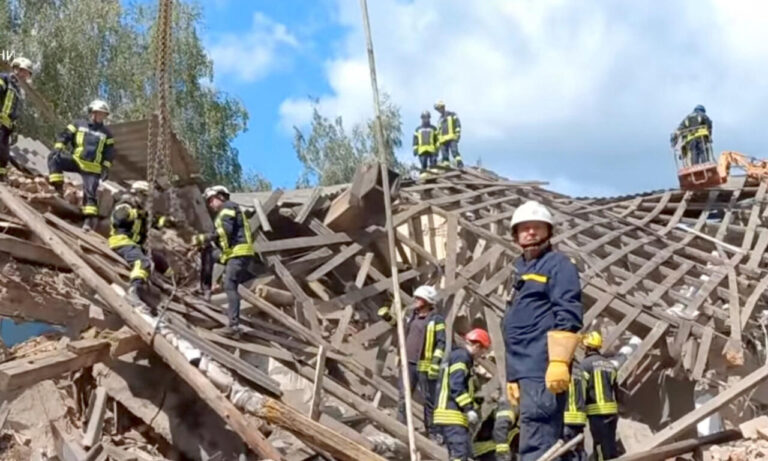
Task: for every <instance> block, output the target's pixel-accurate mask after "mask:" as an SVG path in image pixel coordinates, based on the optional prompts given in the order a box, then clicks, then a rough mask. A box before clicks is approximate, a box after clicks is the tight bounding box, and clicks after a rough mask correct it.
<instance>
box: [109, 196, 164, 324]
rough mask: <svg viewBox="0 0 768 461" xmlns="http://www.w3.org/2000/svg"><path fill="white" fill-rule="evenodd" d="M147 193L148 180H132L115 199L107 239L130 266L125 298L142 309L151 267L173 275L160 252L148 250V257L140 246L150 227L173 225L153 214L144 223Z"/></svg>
mask: <svg viewBox="0 0 768 461" xmlns="http://www.w3.org/2000/svg"><path fill="white" fill-rule="evenodd" d="M148 193H149V183H147V182H146V181H136V182H134V183H133V184H132V185H131V189H130V193H127V194H123V195H122V196H121V197H120V198H118V201H117V203H116V205H115V207H114V208H113V209H112V215H111V217H110V230H109V240H108V242H109V248H111V249H112V250H113V251H114V252H115V253H117V254H118V255H120V257H122V258H123V259H124V260H125V262H127V263H128V265H129V266H130V268H131V273H130V286H129V287H128V291H127V292H126V300H127V301H128V302H129V303H130V304H131V305H133V306H139V307H142V308H146V304H144V302H143V301H142V298H145V297H146V296H145V295H146V288H147V280H148V279H149V275H150V272H151V271H152V268H153V267H154V268H155V269H156V270H157V271H158V272H159V273H160V274H162V275H163V276H165V277H172V276H173V269H172V268H171V266H170V264H168V261H167V260H166V259H165V257H164V256H163V255H162V254H161V253H160V252H158V251H152V259H151V260H150V258H149V257H148V256H147V252H146V250H145V248H144V245H145V243H146V241H147V235H148V233H149V228H150V227H154V228H157V229H163V228H167V227H170V226H171V225H172V224H173V220H172V219H171V218H169V217H165V216H159V217H155V218H154V219H153V221H154V222H152V223H149V222H148V219H149V217H148V216H147V212H146V210H145V209H144V204H145V203H146V202H147V199H148ZM147 310H149V309H147Z"/></svg>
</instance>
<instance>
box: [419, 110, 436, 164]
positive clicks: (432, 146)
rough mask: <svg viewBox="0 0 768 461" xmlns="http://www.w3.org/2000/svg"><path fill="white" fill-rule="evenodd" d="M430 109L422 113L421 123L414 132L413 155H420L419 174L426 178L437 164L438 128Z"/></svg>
mask: <svg viewBox="0 0 768 461" xmlns="http://www.w3.org/2000/svg"><path fill="white" fill-rule="evenodd" d="M430 117H431V114H430V113H429V111H428V110H425V111H424V112H422V113H421V125H419V126H418V127H417V128H416V131H415V132H414V133H413V155H414V156H418V157H419V162H420V163H421V170H420V172H419V173H420V174H419V176H420V177H421V178H426V177H428V176H429V171H430V170H431V169H434V167H435V166H437V144H438V143H437V128H436V127H435V125H433V124H432V123H431V122H430V120H429V119H430Z"/></svg>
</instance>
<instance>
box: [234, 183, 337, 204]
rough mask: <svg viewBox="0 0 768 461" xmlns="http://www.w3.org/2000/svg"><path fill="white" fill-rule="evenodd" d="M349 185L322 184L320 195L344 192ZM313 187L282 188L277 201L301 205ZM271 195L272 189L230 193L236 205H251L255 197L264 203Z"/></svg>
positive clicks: (309, 195)
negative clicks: (281, 193)
mask: <svg viewBox="0 0 768 461" xmlns="http://www.w3.org/2000/svg"><path fill="white" fill-rule="evenodd" d="M348 187H349V184H337V185H333V186H322V187H321V189H320V196H321V197H332V196H335V195H337V194H340V193H341V192H344V191H345V190H346V189H347V188H348ZM314 190H315V189H293V190H284V191H283V195H282V196H281V197H280V200H279V201H278V204H279V205H284V204H291V205H303V204H304V203H306V202H307V200H309V198H310V197H311V196H312V191H314ZM270 195H272V191H267V192H239V193H234V194H232V196H231V198H232V201H234V202H235V203H237V204H238V205H243V206H248V207H251V206H253V199H257V200H258V201H259V202H261V203H264V202H265V201H266V200H267V199H268V198H269V196H270Z"/></svg>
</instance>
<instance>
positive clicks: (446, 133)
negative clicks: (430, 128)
mask: <svg viewBox="0 0 768 461" xmlns="http://www.w3.org/2000/svg"><path fill="white" fill-rule="evenodd" d="M435 110H436V111H438V112H440V120H439V121H438V122H437V125H438V127H439V131H438V135H437V139H438V142H439V144H440V152H441V153H442V160H441V162H440V166H443V167H450V166H451V156H452V157H453V159H454V160H455V161H456V168H462V167H463V166H464V162H463V161H462V160H461V154H459V141H460V140H461V121H460V120H459V116H458V115H456V113H455V112H451V111H449V110H445V103H444V102H443V101H437V102H436V103H435Z"/></svg>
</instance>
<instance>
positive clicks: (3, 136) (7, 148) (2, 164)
mask: <svg viewBox="0 0 768 461" xmlns="http://www.w3.org/2000/svg"><path fill="white" fill-rule="evenodd" d="M11 133H12V131H11V130H10V129H9V128H8V127H6V126H5V125H0V175H5V174H7V173H8V162H9V161H10V160H11Z"/></svg>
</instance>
